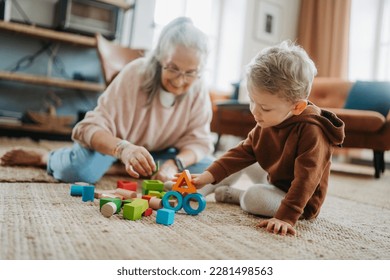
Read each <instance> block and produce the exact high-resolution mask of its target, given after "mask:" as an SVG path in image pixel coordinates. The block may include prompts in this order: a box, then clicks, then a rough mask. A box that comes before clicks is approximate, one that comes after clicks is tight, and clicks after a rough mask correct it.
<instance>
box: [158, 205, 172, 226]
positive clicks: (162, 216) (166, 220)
mask: <svg viewBox="0 0 390 280" xmlns="http://www.w3.org/2000/svg"><path fill="white" fill-rule="evenodd" d="M174 219H175V211H174V210H171V209H166V208H161V209H158V210H157V215H156V223H158V224H162V225H166V226H169V225H171V224H173V221H174Z"/></svg>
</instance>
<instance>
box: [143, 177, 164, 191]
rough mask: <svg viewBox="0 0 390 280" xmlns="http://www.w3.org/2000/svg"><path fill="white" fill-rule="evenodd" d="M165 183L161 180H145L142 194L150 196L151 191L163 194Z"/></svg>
mask: <svg viewBox="0 0 390 280" xmlns="http://www.w3.org/2000/svg"><path fill="white" fill-rule="evenodd" d="M163 190H164V183H163V182H161V181H160V180H144V181H143V182H142V194H149V191H158V192H162V191H163Z"/></svg>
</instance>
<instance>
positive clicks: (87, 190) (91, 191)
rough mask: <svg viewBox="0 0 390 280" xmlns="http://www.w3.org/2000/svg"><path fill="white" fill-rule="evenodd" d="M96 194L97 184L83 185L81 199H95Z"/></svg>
mask: <svg viewBox="0 0 390 280" xmlns="http://www.w3.org/2000/svg"><path fill="white" fill-rule="evenodd" d="M94 195H95V186H92V185H91V186H83V193H82V197H81V200H82V201H84V202H86V201H93V199H94Z"/></svg>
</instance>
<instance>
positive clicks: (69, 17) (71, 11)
mask: <svg viewBox="0 0 390 280" xmlns="http://www.w3.org/2000/svg"><path fill="white" fill-rule="evenodd" d="M122 16H123V14H122V10H121V8H119V7H118V6H115V5H112V4H109V3H106V2H101V1H93V0H58V3H57V16H56V21H57V22H56V25H57V27H58V28H59V29H61V30H65V31H71V32H77V33H81V34H85V35H94V34H95V33H100V34H102V35H103V36H105V37H106V38H109V39H115V37H116V36H117V32H118V31H119V28H118V27H119V24H120V22H121V20H122Z"/></svg>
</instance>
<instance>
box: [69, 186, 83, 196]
mask: <svg viewBox="0 0 390 280" xmlns="http://www.w3.org/2000/svg"><path fill="white" fill-rule="evenodd" d="M83 188H84V186H80V185H71V186H70V195H71V196H82V195H83Z"/></svg>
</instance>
